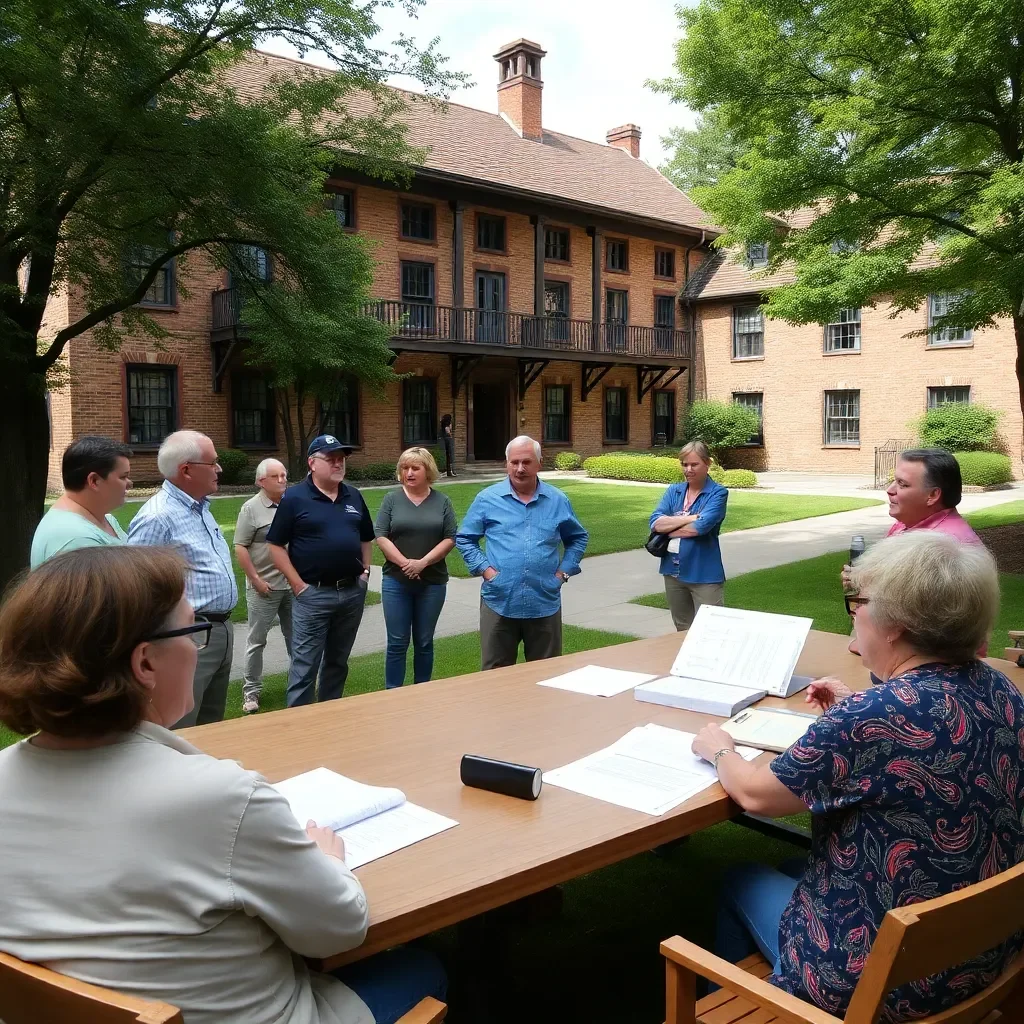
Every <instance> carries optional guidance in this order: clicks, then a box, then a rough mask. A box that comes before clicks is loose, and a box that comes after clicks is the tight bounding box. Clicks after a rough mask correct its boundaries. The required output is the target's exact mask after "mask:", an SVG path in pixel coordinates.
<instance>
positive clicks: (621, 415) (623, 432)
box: [604, 388, 629, 444]
mask: <svg viewBox="0 0 1024 1024" xmlns="http://www.w3.org/2000/svg"><path fill="white" fill-rule="evenodd" d="M627 400H628V392H627V389H626V388H605V389H604V439H605V442H606V443H607V444H625V443H626V441H628V440H629V424H628V422H627V415H628V410H627Z"/></svg>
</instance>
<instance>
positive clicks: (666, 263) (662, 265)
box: [654, 249, 676, 280]
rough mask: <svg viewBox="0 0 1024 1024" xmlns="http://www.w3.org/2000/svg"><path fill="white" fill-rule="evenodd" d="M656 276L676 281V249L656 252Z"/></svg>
mask: <svg viewBox="0 0 1024 1024" xmlns="http://www.w3.org/2000/svg"><path fill="white" fill-rule="evenodd" d="M654 276H655V277H667V278H671V279H673V280H674V279H675V276H676V251H675V249H655V250H654Z"/></svg>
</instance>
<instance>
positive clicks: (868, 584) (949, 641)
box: [850, 530, 999, 662]
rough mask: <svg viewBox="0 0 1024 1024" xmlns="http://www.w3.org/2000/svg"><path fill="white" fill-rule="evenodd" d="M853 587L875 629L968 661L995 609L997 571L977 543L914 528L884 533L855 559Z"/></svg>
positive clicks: (988, 627)
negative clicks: (899, 634) (892, 534)
mask: <svg viewBox="0 0 1024 1024" xmlns="http://www.w3.org/2000/svg"><path fill="white" fill-rule="evenodd" d="M850 582H851V585H852V587H853V588H854V589H855V590H856V591H858V592H859V593H865V596H866V597H868V598H869V603H868V605H867V606H866V611H867V613H868V614H869V615H870V616H871V619H872V621H873V622H875V623H876V624H877V625H878V626H880V627H881V628H882V629H893V628H896V629H901V630H902V631H903V634H904V636H905V637H906V639H907V642H908V643H909V644H910V645H911V646H912V647H913V648H914V650H915V651H917V652H918V653H919V654H925V655H935V656H936V657H939V658H944V659H948V660H950V661H954V662H965V661H971V660H972V659H973V658H974V655H975V652H976V651H977V650H978V648H979V647H981V645H982V644H983V643H985V642H986V640H987V639H988V634H989V631H990V630H991V629H992V626H993V624H994V623H995V620H996V616H997V615H998V613H999V574H998V572H997V570H996V563H995V559H994V558H993V557H992V555H991V554H989V551H988V549H987V548H986V547H984V546H983V545H982V544H964V543H963V542H961V541H958V540H956V539H954V538H953V537H949V536H947V535H946V534H942V533H934V532H932V531H930V530H914V531H910V532H906V533H901V534H897V535H896V536H895V537H888V538H886V539H885V540H883V541H879V542H878V543H877V544H875V545H873V546H872V547H871V548H869V549H868V551H867V552H866V553H865V554H864V555H863V556H861V558H860V559H858V561H857V564H856V565H854V567H853V569H852V571H851V573H850Z"/></svg>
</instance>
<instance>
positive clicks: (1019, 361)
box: [1013, 304, 1024, 468]
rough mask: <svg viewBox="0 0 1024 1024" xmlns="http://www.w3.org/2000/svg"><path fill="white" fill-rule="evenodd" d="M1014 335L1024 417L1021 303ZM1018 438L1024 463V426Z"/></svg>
mask: <svg viewBox="0 0 1024 1024" xmlns="http://www.w3.org/2000/svg"><path fill="white" fill-rule="evenodd" d="M1013 336H1014V338H1015V339H1016V342H1017V362H1016V369H1017V401H1018V403H1019V404H1020V412H1021V417H1024V309H1022V307H1021V305H1020V304H1018V305H1017V312H1016V313H1014V314H1013ZM1017 440H1018V441H1021V443H1022V455H1021V461H1022V464H1024V428H1022V431H1021V437H1019V438H1018V439H1017ZM1018 468H1020V467H1018Z"/></svg>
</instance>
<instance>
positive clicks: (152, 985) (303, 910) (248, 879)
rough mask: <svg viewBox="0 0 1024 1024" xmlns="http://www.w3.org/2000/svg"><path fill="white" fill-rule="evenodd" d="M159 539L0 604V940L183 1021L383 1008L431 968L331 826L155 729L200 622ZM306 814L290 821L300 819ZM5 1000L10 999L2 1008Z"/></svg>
mask: <svg viewBox="0 0 1024 1024" xmlns="http://www.w3.org/2000/svg"><path fill="white" fill-rule="evenodd" d="M184 592H185V563H184V562H183V561H182V560H181V559H180V558H179V557H178V556H177V555H176V554H174V553H172V552H170V551H168V550H165V549H162V548H145V547H103V548H84V549H81V550H77V551H72V552H69V553H67V554H63V555H58V556H57V557H56V558H53V559H50V560H49V561H47V562H45V563H44V564H43V565H42V566H41V567H40V568H38V569H36V570H35V572H33V573H32V574H31V575H30V576H29V577H28V578H27V579H26V580H25V582H23V583H22V584H21V586H20V587H19V588H18V589H17V590H16V591H15V592H14V593H13V594H12V595H11V596H10V597H9V598H8V600H7V602H6V603H5V605H4V606H3V608H2V609H0V721H2V722H3V723H4V724H5V725H7V726H9V727H10V728H11V729H13V730H14V731H15V732H19V733H23V734H33V735H31V736H30V738H29V739H25V740H22V741H21V742H20V743H16V744H14V745H13V746H10V747H8V748H7V749H6V750H3V751H0V821H2V822H3V827H2V828H0V950H3V951H4V952H6V953H10V954H12V955H14V956H16V957H19V958H21V959H22V960H27V961H31V962H33V963H43V964H46V966H47V967H50V968H52V969H54V970H56V971H59V972H61V973H62V974H66V975H69V976H70V977H73V978H78V979H79V980H82V981H87V982H91V983H93V984H97V985H104V986H106V987H107V988H112V989H117V990H119V991H121V992H126V993H129V994H132V995H137V996H141V997H142V998H144V999H152V1000H159V1001H162V1002H166V1003H170V1004H172V1005H174V1006H177V1007H179V1008H180V1009H181V1011H182V1016H183V1017H184V1020H185V1024H374V1022H375V1024H393V1022H394V1021H396V1020H397V1019H398V1018H399V1017H400V1016H401V1015H402V1014H403V1013H405V1012H406V1011H408V1010H409V1009H410V1008H411V1007H412V1006H414V1005H415V1004H416V1003H417V1002H419V1000H420V998H422V997H423V996H425V995H433V996H435V997H439V998H440V997H441V996H442V993H443V991H444V972H443V970H442V969H441V966H440V964H439V963H438V962H437V960H436V959H434V958H433V957H431V956H430V955H429V954H427V953H426V952H425V951H421V950H413V949H397V950H389V951H388V952H387V953H383V954H380V955H378V956H375V957H370V958H368V959H366V960H363V961H360V962H358V963H355V964H352V965H350V966H349V967H345V968H342V969H341V970H340V971H339V972H338V974H337V975H336V976H334V975H329V974H320V973H317V972H314V971H311V970H309V969H308V968H307V967H306V964H305V962H304V961H303V957H317V958H321V957H326V956H330V955H333V954H336V953H340V952H343V951H345V950H349V949H354V948H355V947H356V946H358V945H359V944H360V943H361V942H362V941H363V938H364V936H365V934H366V928H367V922H368V918H369V911H368V909H367V905H366V896H365V895H364V893H363V887H362V885H360V883H359V879H357V878H356V877H355V875H353V874H352V872H351V870H349V868H348V866H347V865H346V864H345V847H344V844H343V842H342V841H341V839H340V837H338V836H336V835H335V834H334V833H333V832H331V831H330V830H329V829H326V828H318V827H317V826H316V823H315V822H312V821H310V822H306V823H301V822H298V821H296V820H295V816H294V815H293V814H292V811H291V808H290V806H289V805H288V802H287V801H286V800H285V798H284V796H282V795H281V794H280V793H279V792H278V791H277V790H276V789H274V788H273V787H272V786H270V785H269V784H268V783H267V782H266V781H264V780H263V779H262V778H260V776H258V775H256V774H255V773H254V772H248V771H245V770H244V769H243V768H242V767H240V766H239V765H238V764H236V763H235V762H234V761H226V760H225V761H222V760H218V759H217V758H214V757H209V756H207V755H206V754H203V753H202V752H201V751H200V750H197V749H196V748H195V747H194V746H192V744H190V743H188V742H187V741H186V740H184V739H182V738H181V736H180V735H178V734H177V733H173V732H169V731H168V729H167V728H166V727H167V725H168V724H170V723H173V722H177V721H178V720H179V719H181V718H182V717H183V716H184V715H185V714H186V713H187V712H188V711H189V710H191V708H192V705H193V694H192V677H193V675H194V674H195V667H196V657H197V654H198V651H199V649H200V648H201V647H202V646H203V645H204V644H205V643H206V642H207V640H208V639H209V635H210V623H209V622H196V621H195V617H194V616H193V614H192V608H191V607H190V606H189V604H188V602H187V601H186V600H185V596H184ZM303 826H304V827H303ZM0 1012H2V1010H0Z"/></svg>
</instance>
